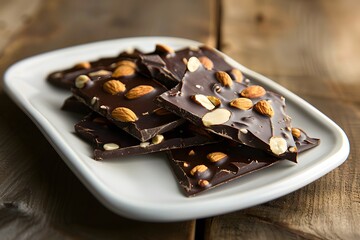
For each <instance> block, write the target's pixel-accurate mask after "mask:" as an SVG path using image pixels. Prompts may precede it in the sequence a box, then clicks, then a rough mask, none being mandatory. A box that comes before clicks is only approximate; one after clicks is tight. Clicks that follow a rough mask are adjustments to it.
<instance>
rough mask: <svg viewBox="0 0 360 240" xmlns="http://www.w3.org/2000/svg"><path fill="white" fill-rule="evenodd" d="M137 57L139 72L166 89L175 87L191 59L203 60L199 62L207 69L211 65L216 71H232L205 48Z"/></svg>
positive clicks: (218, 57) (212, 52) (219, 58)
mask: <svg viewBox="0 0 360 240" xmlns="http://www.w3.org/2000/svg"><path fill="white" fill-rule="evenodd" d="M139 57H140V60H139V68H140V70H141V72H142V73H143V74H145V75H147V76H149V77H152V78H154V79H156V80H158V81H159V82H161V83H162V84H164V85H165V86H166V87H168V88H172V87H175V86H176V85H177V84H178V83H179V82H180V81H181V79H182V78H183V77H184V74H185V72H186V67H187V61H188V60H189V58H191V57H198V58H200V59H201V58H204V60H205V61H200V62H202V63H203V64H204V65H206V66H208V67H209V66H211V65H212V66H213V68H214V69H217V70H223V71H231V70H232V69H233V67H232V66H231V65H230V64H228V63H227V62H226V61H225V60H224V58H223V57H222V56H221V55H220V54H219V53H217V52H216V51H215V50H214V49H212V48H210V47H206V46H201V47H197V48H185V49H180V50H178V51H175V52H174V53H172V54H168V53H163V52H156V51H155V53H150V54H141V55H140V56H139ZM205 62H207V64H206V63H205ZM209 62H211V63H210V64H209Z"/></svg>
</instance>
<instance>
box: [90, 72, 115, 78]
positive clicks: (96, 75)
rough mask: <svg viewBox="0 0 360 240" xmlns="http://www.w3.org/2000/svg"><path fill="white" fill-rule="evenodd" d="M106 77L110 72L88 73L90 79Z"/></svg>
mask: <svg viewBox="0 0 360 240" xmlns="http://www.w3.org/2000/svg"><path fill="white" fill-rule="evenodd" d="M107 75H111V72H110V71H107V70H99V71H96V72H91V73H89V76H90V77H99V76H107Z"/></svg>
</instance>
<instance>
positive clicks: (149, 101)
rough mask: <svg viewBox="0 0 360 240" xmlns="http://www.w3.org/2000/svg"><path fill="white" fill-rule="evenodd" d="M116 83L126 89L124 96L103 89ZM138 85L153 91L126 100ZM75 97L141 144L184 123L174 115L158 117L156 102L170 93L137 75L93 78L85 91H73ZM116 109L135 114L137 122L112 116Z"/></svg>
mask: <svg viewBox="0 0 360 240" xmlns="http://www.w3.org/2000/svg"><path fill="white" fill-rule="evenodd" d="M113 79H117V80H119V81H121V82H122V83H123V84H125V86H126V90H125V91H124V92H120V93H118V94H115V95H112V94H110V93H108V92H106V91H104V89H103V85H104V83H105V82H107V81H108V80H113ZM139 85H147V86H152V87H153V88H154V90H153V91H152V92H150V93H148V94H146V95H144V96H142V97H139V98H136V99H127V98H126V97H125V94H126V93H127V92H128V91H129V90H130V89H132V88H134V87H137V86H139ZM72 91H73V94H74V96H75V97H76V98H77V99H79V100H80V101H81V102H83V103H85V104H86V105H87V106H88V107H90V108H91V109H92V110H93V111H95V112H97V113H99V114H101V115H103V116H105V117H106V118H108V119H109V120H110V121H111V122H113V123H114V124H115V125H117V126H118V127H120V128H121V129H123V130H124V131H126V132H128V133H130V134H131V135H133V136H134V137H136V138H137V139H139V140H140V141H147V140H149V139H151V138H152V137H154V136H155V135H157V134H159V133H163V132H166V131H168V130H170V129H172V128H174V127H176V126H178V125H180V124H181V123H183V122H184V121H185V120H183V119H181V118H179V117H178V116H176V115H175V114H171V113H170V114H166V115H159V114H157V113H156V110H158V109H159V106H157V105H156V104H155V103H154V99H155V98H156V97H157V96H159V95H160V94H161V93H163V92H165V91H167V89H166V88H165V87H164V86H163V85H161V84H159V83H158V82H156V81H154V80H152V79H149V78H147V77H144V76H142V75H139V74H137V73H135V74H134V75H131V76H126V77H120V78H114V77H111V76H106V77H94V78H92V81H89V82H88V83H87V84H86V85H85V87H83V88H72ZM117 107H126V108H128V109H130V110H132V111H133V112H134V113H135V114H136V116H137V117H138V120H137V121H135V122H121V121H119V120H116V119H115V118H114V117H113V116H112V114H111V113H112V111H113V110H114V109H115V108H117Z"/></svg>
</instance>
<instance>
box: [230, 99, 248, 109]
mask: <svg viewBox="0 0 360 240" xmlns="http://www.w3.org/2000/svg"><path fill="white" fill-rule="evenodd" d="M230 106H232V107H235V108H238V109H241V110H248V109H250V108H252V106H253V102H252V101H251V100H250V99H249V98H235V99H234V100H232V101H231V102H230Z"/></svg>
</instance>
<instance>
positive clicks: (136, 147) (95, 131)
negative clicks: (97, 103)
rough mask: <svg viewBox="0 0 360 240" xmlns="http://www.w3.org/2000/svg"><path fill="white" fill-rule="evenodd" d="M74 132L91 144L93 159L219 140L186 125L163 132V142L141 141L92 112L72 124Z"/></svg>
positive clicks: (138, 153)
mask: <svg viewBox="0 0 360 240" xmlns="http://www.w3.org/2000/svg"><path fill="white" fill-rule="evenodd" d="M75 131H76V133H77V134H78V135H79V136H80V137H82V138H84V139H85V140H86V141H88V142H90V143H91V144H92V146H93V148H94V159H96V160H102V159H109V158H119V157H122V156H130V155H140V154H147V153H152V152H160V151H165V150H169V149H176V148H184V147H189V146H195V145H203V144H209V143H213V142H215V141H218V140H215V139H214V138H211V136H210V135H209V134H205V135H202V134H203V133H201V132H200V133H199V132H197V131H196V128H195V127H194V126H193V125H192V124H190V123H185V124H183V125H181V126H178V127H176V128H174V129H172V130H170V131H168V132H166V133H163V134H162V136H163V137H164V139H163V141H161V142H159V143H157V142H156V141H154V142H153V140H149V141H148V142H141V141H139V140H138V139H136V138H134V137H133V136H131V135H130V134H128V133H126V132H125V131H123V130H121V129H119V128H118V127H116V126H115V125H114V124H113V123H111V122H110V121H109V120H107V119H106V118H104V117H102V116H100V115H98V114H95V113H92V114H90V115H88V116H87V117H85V118H84V119H83V120H81V121H80V122H78V123H77V124H75ZM105 144H116V145H117V146H118V148H117V149H113V150H105V149H104V145H105Z"/></svg>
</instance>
